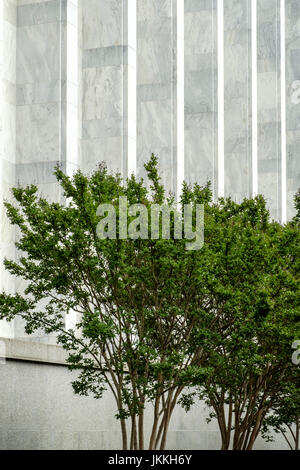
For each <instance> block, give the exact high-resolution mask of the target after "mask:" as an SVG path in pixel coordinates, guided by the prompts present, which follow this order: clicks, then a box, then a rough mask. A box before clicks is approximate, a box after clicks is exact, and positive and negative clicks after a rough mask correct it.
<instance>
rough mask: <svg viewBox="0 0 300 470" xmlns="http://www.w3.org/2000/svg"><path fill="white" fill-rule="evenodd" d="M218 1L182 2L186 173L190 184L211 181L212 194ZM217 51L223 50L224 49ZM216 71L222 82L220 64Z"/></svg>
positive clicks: (215, 181) (215, 164)
mask: <svg viewBox="0 0 300 470" xmlns="http://www.w3.org/2000/svg"><path fill="white" fill-rule="evenodd" d="M221 2H223V0H221ZM219 4H220V2H217V0H211V1H206V0H204V1H203V0H202V1H194V0H187V1H185V176H186V180H187V181H188V182H191V183H192V182H198V183H199V184H205V183H206V182H207V181H208V180H210V181H211V183H212V189H213V192H214V195H215V196H216V195H217V193H218V186H219V185H218V178H217V175H218V152H217V150H218V142H217V139H218V133H217V130H218V127H217V114H218V107H217V106H218V63H217V60H218V54H217V39H218V33H219V39H220V38H222V32H221V30H220V29H218V28H219V27H221V26H222V25H219V24H218V17H217V12H220V11H221V10H220V5H219ZM221 6H222V4H221ZM217 7H218V9H217ZM221 29H222V27H221ZM220 52H222V53H223V48H222V49H220ZM219 74H220V82H221V79H222V68H221V63H219ZM221 93H222V91H221ZM220 112H221V110H220ZM221 122H222V119H220V123H221ZM221 139H222V137H221ZM223 139H224V133H223Z"/></svg>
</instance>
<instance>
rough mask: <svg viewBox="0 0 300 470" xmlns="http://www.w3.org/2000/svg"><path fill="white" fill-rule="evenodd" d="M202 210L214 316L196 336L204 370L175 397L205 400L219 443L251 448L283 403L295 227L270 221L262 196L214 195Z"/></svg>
mask: <svg viewBox="0 0 300 470" xmlns="http://www.w3.org/2000/svg"><path fill="white" fill-rule="evenodd" d="M207 212H208V213H207V214H206V224H205V240H206V243H205V249H206V250H207V251H208V252H209V251H210V253H211V254H210V256H208V257H209V259H210V260H211V262H212V265H211V266H210V268H209V269H208V270H207V272H208V277H207V279H206V281H205V285H206V290H207V298H209V299H210V300H211V304H212V305H213V309H214V314H215V322H214V323H212V324H211V325H210V328H209V329H207V330H206V331H205V334H204V335H203V347H204V348H205V350H206V351H209V355H208V363H209V365H210V369H211V374H209V375H208V376H207V378H206V380H205V382H204V383H201V384H200V386H199V387H198V392H195V391H192V392H190V393H185V394H184V395H182V397H181V400H180V401H181V403H182V405H183V406H184V407H185V408H186V409H189V407H190V406H191V404H192V403H193V402H194V400H195V399H196V398H197V397H200V398H201V399H204V400H205V402H206V404H207V405H208V407H209V408H210V410H211V412H210V417H209V420H211V419H216V420H217V423H218V425H219V429H220V434H221V439H222V449H223V450H226V449H229V448H232V449H235V450H242V449H243V450H250V449H252V448H253V445H254V442H255V440H256V438H257V436H258V435H259V432H260V431H261V429H262V426H263V423H264V419H265V418H266V416H267V415H268V414H269V412H270V410H271V409H272V408H273V407H275V406H276V409H277V410H278V412H280V410H281V411H282V410H283V409H284V402H282V401H281V400H280V399H279V397H282V396H283V395H284V390H285V386H286V381H287V380H289V377H290V375H291V374H292V373H293V370H294V365H293V364H292V362H291V344H292V343H293V341H294V340H295V339H298V338H299V337H300V329H299V325H300V323H299V318H300V317H299V312H300V284H299V260H300V236H299V226H298V225H297V224H296V222H295V221H296V219H295V221H294V222H292V223H289V224H287V225H286V226H281V225H280V224H278V223H276V222H272V221H270V218H269V214H268V211H267V209H266V205H265V201H264V199H263V198H262V197H261V196H259V197H256V198H255V199H253V200H244V201H243V202H242V203H241V204H236V203H234V202H233V201H232V200H230V199H226V200H221V201H220V202H219V204H216V205H214V206H212V207H211V208H208V209H207ZM196 334H199V332H196ZM200 334H201V333H200ZM296 376H297V380H299V371H297V372H296ZM278 404H279V408H278Z"/></svg>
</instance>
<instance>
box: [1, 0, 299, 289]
mask: <svg viewBox="0 0 300 470" xmlns="http://www.w3.org/2000/svg"><path fill="white" fill-rule="evenodd" d="M222 5H223V10H224V11H223V16H222V17H221V18H220V11H222V10H221V6H222ZM254 6H255V7H256V8H255V9H254V10H253V7H254ZM253 11H255V12H256V13H255V17H253ZM283 15H284V18H283ZM220 20H222V21H221V22H220V23H219V21H220ZM283 20H284V21H283ZM222 23H223V27H224V31H223V30H222V31H221V29H220V28H221V26H222ZM0 25H1V29H0V79H1V80H0V84H1V87H0V90H1V93H0V106H1V113H0V162H1V165H0V169H1V170H0V181H1V185H0V194H1V198H2V197H3V196H5V197H6V196H8V197H9V187H10V186H12V185H13V184H14V183H15V182H16V181H21V182H24V183H26V184H27V183H29V182H30V180H32V181H34V182H35V183H37V184H38V185H39V187H40V188H41V191H42V192H43V193H45V194H47V195H49V197H50V198H58V199H59V200H62V199H61V194H60V192H59V191H58V189H57V187H56V185H55V181H54V177H53V174H52V171H53V166H54V165H55V163H56V162H60V163H61V164H62V166H63V168H65V169H66V171H67V172H68V173H69V174H72V173H73V172H74V171H76V169H77V168H79V167H80V168H82V169H83V170H85V171H88V172H89V171H92V170H93V169H94V168H95V167H96V165H97V164H98V163H99V162H100V161H102V160H104V161H106V163H107V165H108V167H109V169H111V170H115V171H120V172H121V173H122V174H123V175H124V176H127V175H128V174H130V173H131V172H132V171H134V172H136V174H137V175H138V176H144V174H145V172H144V167H143V165H144V163H145V161H147V160H148V159H149V156H150V154H151V153H152V152H154V153H156V154H157V155H158V157H159V165H160V169H161V172H162V175H163V181H164V182H165V184H166V185H167V187H168V189H169V190H171V191H173V192H174V193H175V194H176V195H177V196H178V194H179V187H180V183H181V181H182V179H183V178H185V179H186V180H187V181H188V182H190V183H193V182H195V181H197V182H199V183H200V184H204V183H206V182H207V181H208V180H210V181H211V183H212V189H213V193H214V197H215V198H216V197H218V195H219V194H221V192H222V182H224V190H225V194H226V195H231V196H232V197H233V198H234V199H235V200H241V199H242V198H243V197H245V196H250V195H252V194H253V191H254V188H255V186H257V191H258V192H261V193H263V194H264V195H265V197H266V199H267V201H268V205H269V207H270V211H271V214H272V216H273V217H274V218H276V219H278V220H284V218H285V211H286V210H287V216H288V218H290V217H291V216H292V215H293V205H292V204H293V196H294V194H295V192H296V191H297V189H298V187H299V186H300V158H299V152H300V66H299V63H300V61H299V58H300V26H299V25H300V3H299V1H298V0H285V1H284V0H257V1H255V2H254V1H253V2H252V1H251V2H250V0H224V1H223V2H222V0H44V1H42V0H18V1H16V0H3V1H1V2H0ZM220 44H223V48H222V49H220V47H219V46H220ZM255 47H256V49H255ZM283 54H284V55H285V63H284V64H283V60H284V56H283ZM222 61H223V62H222ZM222 64H223V68H224V70H223V68H222ZM255 65H256V68H257V73H256V71H255V68H254V67H255ZM222 82H224V90H222V87H221V85H222ZM283 85H284V87H285V88H284V89H282V87H283ZM255 100H256V101H257V102H255ZM223 115H224V135H223V134H222V132H223V130H222V122H223ZM285 115H286V126H284V124H285V117H284V116H285ZM256 122H257V129H256V128H255V127H254V126H255V125H256ZM285 127H286V132H284V130H285ZM255 131H257V132H255ZM255 139H257V143H256V141H255ZM256 144H257V146H256ZM223 147H224V152H223ZM256 148H257V161H256V153H255V149H256ZM222 152H223V153H222ZM285 186H286V189H285ZM0 214H1V215H0V217H1V226H2V227H5V229H2V232H1V233H2V235H1V236H2V237H4V232H5V243H4V238H3V240H2V241H1V243H2V245H1V246H2V251H3V253H5V250H6V249H7V250H11V245H13V240H14V231H13V229H12V228H9V226H8V223H7V220H6V219H5V214H4V211H3V207H2V208H1V210H0ZM5 276H6V274H4V273H3V272H1V283H2V284H3V283H4V284H5V285H7V282H8V281H7V279H6V277H5Z"/></svg>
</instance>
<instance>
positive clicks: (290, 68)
mask: <svg viewBox="0 0 300 470" xmlns="http://www.w3.org/2000/svg"><path fill="white" fill-rule="evenodd" d="M285 11H286V14H285V18H286V90H287V95H286V140H287V142H286V143H287V156H286V166H287V180H286V181H287V192H286V194H287V218H288V219H290V218H291V217H292V216H293V215H294V200H293V199H294V195H295V193H296V192H297V190H298V189H299V188H300V2H299V1H298V0H285Z"/></svg>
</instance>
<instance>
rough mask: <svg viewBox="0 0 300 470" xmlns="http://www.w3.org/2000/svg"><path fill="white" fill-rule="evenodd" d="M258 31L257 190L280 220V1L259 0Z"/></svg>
mask: <svg viewBox="0 0 300 470" xmlns="http://www.w3.org/2000/svg"><path fill="white" fill-rule="evenodd" d="M257 32H258V37H257V47H258V61H257V72H258V74H257V86H258V102H257V109H258V192H259V193H260V194H263V195H264V196H265V198H266V200H267V204H268V207H269V208H270V213H271V216H272V217H274V218H275V219H277V220H281V206H282V204H281V196H280V194H281V193H280V186H281V174H282V173H281V157H282V148H281V125H280V121H281V113H280V107H281V94H280V83H281V72H280V69H281V67H280V0H258V2H257ZM282 77H283V75H282Z"/></svg>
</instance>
